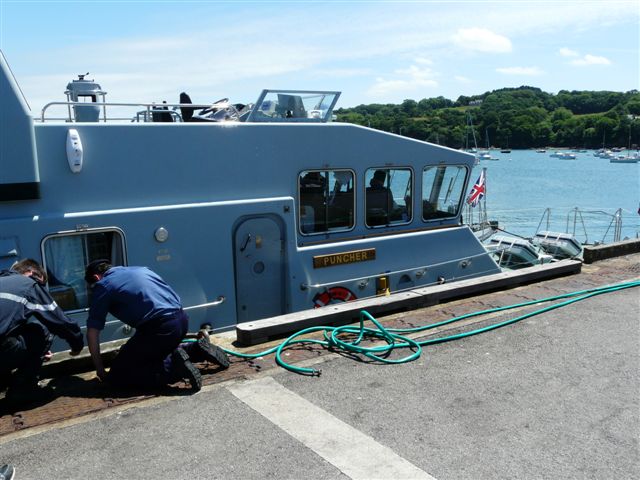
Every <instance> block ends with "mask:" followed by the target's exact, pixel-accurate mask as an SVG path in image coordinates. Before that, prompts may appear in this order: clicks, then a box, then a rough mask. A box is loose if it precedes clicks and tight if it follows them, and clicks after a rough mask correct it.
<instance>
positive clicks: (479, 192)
mask: <svg viewBox="0 0 640 480" xmlns="http://www.w3.org/2000/svg"><path fill="white" fill-rule="evenodd" d="M485 190H486V184H485V175H484V169H482V171H481V172H480V176H479V177H478V180H477V181H476V184H475V185H474V186H473V188H472V189H471V192H470V193H469V196H468V197H467V203H468V204H469V205H471V206H472V207H476V206H477V205H478V203H480V200H482V197H484V194H485Z"/></svg>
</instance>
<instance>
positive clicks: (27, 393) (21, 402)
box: [5, 384, 54, 407]
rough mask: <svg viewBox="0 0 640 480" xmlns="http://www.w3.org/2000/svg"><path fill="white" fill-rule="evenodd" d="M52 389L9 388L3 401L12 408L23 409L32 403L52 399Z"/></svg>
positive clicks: (35, 387)
mask: <svg viewBox="0 0 640 480" xmlns="http://www.w3.org/2000/svg"><path fill="white" fill-rule="evenodd" d="M53 396H54V392H53V389H52V388H51V387H49V386H46V387H41V386H40V385H38V384H35V385H29V386H26V385H20V386H11V387H9V390H7V394H6V396H5V400H6V401H7V402H8V403H9V404H10V405H11V406H13V407H24V406H27V405H31V404H33V403H40V402H44V401H49V400H51V399H52V398H53Z"/></svg>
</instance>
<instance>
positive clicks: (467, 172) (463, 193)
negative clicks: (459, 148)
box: [420, 163, 471, 223]
mask: <svg viewBox="0 0 640 480" xmlns="http://www.w3.org/2000/svg"><path fill="white" fill-rule="evenodd" d="M442 167H445V169H446V168H453V167H455V168H462V169H463V170H464V171H465V177H464V179H463V180H462V189H461V190H460V198H459V201H458V209H457V211H456V213H454V214H451V215H448V216H446V217H433V218H425V216H424V202H425V189H424V174H425V172H426V170H427V169H430V168H442ZM470 175H471V169H470V168H469V166H468V165H465V164H444V163H442V164H438V165H427V166H425V167H423V168H422V176H421V178H420V184H421V187H422V188H421V196H420V217H421V218H422V221H423V222H425V223H431V222H439V221H443V220H451V219H453V218H458V217H459V216H460V215H461V214H462V209H463V208H464V201H465V200H464V199H465V196H466V190H465V185H468V182H469V177H470ZM431 191H432V190H429V195H431Z"/></svg>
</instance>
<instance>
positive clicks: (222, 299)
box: [183, 295, 226, 311]
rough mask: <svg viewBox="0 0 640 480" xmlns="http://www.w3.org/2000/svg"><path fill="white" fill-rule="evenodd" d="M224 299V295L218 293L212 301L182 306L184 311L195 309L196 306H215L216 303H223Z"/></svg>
mask: <svg viewBox="0 0 640 480" xmlns="http://www.w3.org/2000/svg"><path fill="white" fill-rule="evenodd" d="M225 300H226V298H225V297H224V295H220V296H219V297H218V298H217V299H216V300H214V301H213V302H208V303H201V304H200V305H192V306H190V307H184V308H183V310H185V311H186V310H195V309H197V308H208V307H217V306H218V305H220V304H222V303H224V301H225Z"/></svg>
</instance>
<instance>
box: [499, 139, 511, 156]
mask: <svg viewBox="0 0 640 480" xmlns="http://www.w3.org/2000/svg"><path fill="white" fill-rule="evenodd" d="M500 153H511V149H510V148H509V137H507V146H506V147H505V148H501V149H500Z"/></svg>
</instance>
